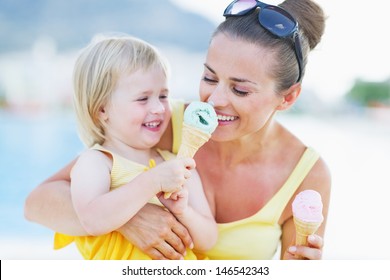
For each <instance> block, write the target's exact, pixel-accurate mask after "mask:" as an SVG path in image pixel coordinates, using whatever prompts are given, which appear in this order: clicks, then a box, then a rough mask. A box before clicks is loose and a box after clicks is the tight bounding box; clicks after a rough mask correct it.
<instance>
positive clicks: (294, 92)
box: [276, 83, 302, 111]
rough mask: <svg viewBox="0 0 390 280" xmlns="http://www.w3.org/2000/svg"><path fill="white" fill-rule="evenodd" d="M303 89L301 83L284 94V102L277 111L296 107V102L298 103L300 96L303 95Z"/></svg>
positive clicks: (294, 85)
mask: <svg viewBox="0 0 390 280" xmlns="http://www.w3.org/2000/svg"><path fill="white" fill-rule="evenodd" d="M301 89H302V87H301V84H300V83H296V84H293V85H292V86H291V87H290V88H288V89H287V90H286V91H285V92H284V93H283V98H282V102H281V103H280V104H279V106H278V107H276V109H277V110H279V111H284V110H287V109H289V108H290V107H291V106H292V105H294V103H295V101H297V99H298V96H299V94H300V93H301Z"/></svg>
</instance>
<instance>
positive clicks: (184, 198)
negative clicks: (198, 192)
mask: <svg viewBox="0 0 390 280" xmlns="http://www.w3.org/2000/svg"><path fill="white" fill-rule="evenodd" d="M158 198H159V199H160V201H161V203H162V204H163V205H164V206H165V207H166V208H168V210H169V211H170V212H171V213H172V214H173V215H175V216H180V215H182V214H183V213H184V212H185V210H186V209H187V207H188V189H187V187H186V186H185V185H184V186H183V188H182V189H181V190H180V191H178V192H174V193H172V195H171V196H170V197H169V198H168V199H166V198H164V195H162V193H161V194H160V195H159V196H158Z"/></svg>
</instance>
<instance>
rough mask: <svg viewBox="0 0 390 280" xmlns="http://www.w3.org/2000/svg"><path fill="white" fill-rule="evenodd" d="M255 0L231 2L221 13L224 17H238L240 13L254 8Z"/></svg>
mask: <svg viewBox="0 0 390 280" xmlns="http://www.w3.org/2000/svg"><path fill="white" fill-rule="evenodd" d="M256 4H257V2H256V0H239V1H234V2H232V3H231V4H230V5H229V6H228V7H227V8H226V10H225V12H224V13H223V15H224V16H227V15H240V13H242V12H245V11H247V10H250V9H252V8H254V7H256Z"/></svg>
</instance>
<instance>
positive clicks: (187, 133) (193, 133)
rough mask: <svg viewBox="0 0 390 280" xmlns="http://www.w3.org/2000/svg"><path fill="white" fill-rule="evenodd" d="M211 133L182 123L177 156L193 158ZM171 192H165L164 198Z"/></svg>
mask: <svg viewBox="0 0 390 280" xmlns="http://www.w3.org/2000/svg"><path fill="white" fill-rule="evenodd" d="M210 137H211V134H209V133H207V132H204V131H202V130H200V129H198V128H196V127H193V126H190V125H187V124H186V123H183V131H182V137H181V145H180V147H179V151H178V153H177V157H178V158H185V157H190V158H193V157H194V155H195V153H196V152H197V151H198V149H199V148H200V147H202V146H203V144H204V143H206V142H207V141H209V139H210ZM170 196H171V193H165V194H164V198H166V199H167V198H169V197H170Z"/></svg>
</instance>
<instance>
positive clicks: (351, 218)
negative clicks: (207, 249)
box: [0, 0, 390, 260]
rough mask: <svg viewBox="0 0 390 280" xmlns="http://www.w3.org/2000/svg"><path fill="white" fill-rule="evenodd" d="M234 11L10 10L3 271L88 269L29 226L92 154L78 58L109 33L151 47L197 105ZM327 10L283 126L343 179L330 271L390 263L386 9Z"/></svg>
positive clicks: (4, 49) (351, 6)
mask: <svg viewBox="0 0 390 280" xmlns="http://www.w3.org/2000/svg"><path fill="white" fill-rule="evenodd" d="M230 2H231V1H230V0H207V1H191V0H171V1H169V0H160V1H152V0H127V1H126V0H111V1H108V0H66V1H65V0H62V1H60V0H58V1H57V0H51V1H49V0H35V1H29V0H0V154H1V157H0V220H1V221H2V222H1V223H0V259H79V258H80V257H79V255H78V253H77V252H76V249H75V248H74V247H73V246H69V247H68V248H66V249H64V250H60V251H54V250H52V231H51V230H49V229H46V228H44V227H42V226H40V225H37V224H34V223H30V222H28V221H26V220H25V219H24V216H23V204H24V200H25V198H26V196H27V195H28V193H29V192H30V191H31V190H32V189H33V188H34V187H36V186H37V185H38V184H39V183H40V182H41V181H43V180H44V179H46V178H47V177H48V176H50V175H51V174H53V173H54V172H55V171H57V170H58V169H60V168H61V167H62V166H64V165H65V164H66V163H68V162H69V161H70V160H71V159H73V158H74V157H75V156H76V155H77V154H78V153H80V151H82V150H83V145H82V143H81V142H80V140H79V138H78V135H77V131H76V124H75V120H74V116H73V111H72V104H71V99H72V97H71V96H72V70H73V64H74V61H75V58H76V56H77V54H78V51H79V50H80V49H81V48H82V47H84V46H85V45H86V44H87V43H88V42H89V41H90V40H91V39H92V38H93V37H94V36H95V35H96V34H98V33H116V32H125V33H128V34H131V35H134V36H139V37H141V38H142V39H144V40H147V41H148V42H150V43H152V44H154V45H156V46H157V47H159V48H160V50H161V51H162V53H163V54H164V55H165V56H166V57H167V58H168V60H169V61H170V64H171V68H172V78H171V81H170V85H171V92H172V96H173V97H177V98H183V99H185V100H188V101H190V100H195V99H197V94H198V83H199V80H200V76H201V73H202V70H203V66H202V65H203V62H204V57H205V53H206V50H207V45H208V43H209V40H210V36H211V34H212V32H213V30H214V28H215V27H216V26H217V24H218V23H219V22H221V21H222V20H223V17H222V16H221V15H222V12H223V10H224V8H225V7H226V6H227V5H228V4H229V3H230ZM279 2H281V1H268V3H271V4H277V3H279ZM317 3H319V4H320V5H321V6H322V7H323V9H324V11H325V13H326V15H327V16H328V19H327V26H326V31H325V34H324V36H323V40H322V42H321V43H320V44H319V45H318V46H317V48H316V49H315V50H314V51H312V53H311V55H310V57H309V63H308V66H307V71H306V76H305V79H304V81H303V92H302V94H301V96H300V100H299V102H298V103H297V104H296V106H295V107H294V108H293V109H292V110H290V111H289V112H286V113H283V114H279V115H278V116H277V118H279V120H280V121H281V122H282V123H284V124H285V126H287V127H288V128H289V129H290V130H291V131H293V132H294V133H296V134H297V135H298V136H299V137H300V138H301V139H302V140H303V141H304V142H305V143H306V144H307V145H309V146H312V147H314V148H315V149H316V150H317V151H319V152H320V153H321V155H322V156H323V158H324V159H325V160H326V161H327V163H328V165H329V167H330V169H331V172H332V177H333V187H332V197H331V205H330V213H329V217H328V226H327V232H326V236H325V245H326V246H325V250H324V259H335V260H339V259H388V258H389V257H388V252H389V251H390V245H389V243H388V242H386V237H387V236H389V235H390V226H389V219H388V214H389V213H390V203H388V198H389V197H390V196H389V194H390V191H389V188H390V180H389V178H388V176H387V175H388V174H389V170H390V169H389V168H390V52H389V51H388V50H389V49H390V38H389V35H390V33H389V31H388V30H389V27H390V23H389V21H388V15H387V9H386V8H385V7H387V6H385V5H386V1H385V0H372V1H371V2H370V5H369V7H367V5H361V4H358V3H357V2H356V1H352V0H344V1H337V0H317ZM367 238H368V240H367ZM258 242H261V241H258Z"/></svg>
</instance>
